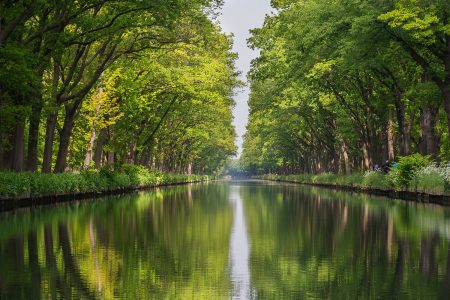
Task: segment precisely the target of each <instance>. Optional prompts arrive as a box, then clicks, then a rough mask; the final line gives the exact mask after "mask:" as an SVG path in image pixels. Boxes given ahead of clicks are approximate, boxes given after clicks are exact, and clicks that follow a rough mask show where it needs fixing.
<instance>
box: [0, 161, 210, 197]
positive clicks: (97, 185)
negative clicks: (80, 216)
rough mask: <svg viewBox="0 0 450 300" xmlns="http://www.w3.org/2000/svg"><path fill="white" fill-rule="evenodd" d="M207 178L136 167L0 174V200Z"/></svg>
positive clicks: (184, 181) (100, 190) (186, 181)
mask: <svg viewBox="0 0 450 300" xmlns="http://www.w3.org/2000/svg"><path fill="white" fill-rule="evenodd" d="M207 180H209V177H208V176H206V175H179V174H163V173H158V172H150V171H149V170H147V169H145V168H143V167H139V166H123V167H121V168H120V169H119V170H117V171H111V170H108V169H102V170H100V171H86V172H82V173H78V174H75V173H61V174H40V173H31V172H23V173H16V172H0V199H8V198H27V197H41V196H51V195H63V194H76V193H89V192H102V191H111V190H118V189H125V188H140V187H151V186H157V185H164V184H174V183H189V182H199V181H207Z"/></svg>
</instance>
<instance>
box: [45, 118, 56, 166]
mask: <svg viewBox="0 0 450 300" xmlns="http://www.w3.org/2000/svg"><path fill="white" fill-rule="evenodd" d="M57 121H58V115H57V113H56V112H50V113H49V115H48V116H47V124H46V131H45V144H44V157H43V160H42V173H50V172H51V171H52V160H53V141H54V139H55V129H56V122H57Z"/></svg>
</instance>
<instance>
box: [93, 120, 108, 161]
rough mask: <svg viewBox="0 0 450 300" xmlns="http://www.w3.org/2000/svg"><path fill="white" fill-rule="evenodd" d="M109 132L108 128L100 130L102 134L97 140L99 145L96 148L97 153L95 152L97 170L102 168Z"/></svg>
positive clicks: (94, 158)
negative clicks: (104, 148)
mask: <svg viewBox="0 0 450 300" xmlns="http://www.w3.org/2000/svg"><path fill="white" fill-rule="evenodd" d="M107 133H108V130H107V128H106V127H105V128H102V129H101V130H100V133H99V134H98V138H97V144H96V146H95V152H94V157H93V160H94V164H95V168H96V169H98V168H100V166H101V163H102V155H103V145H104V144H105V141H106V138H107Z"/></svg>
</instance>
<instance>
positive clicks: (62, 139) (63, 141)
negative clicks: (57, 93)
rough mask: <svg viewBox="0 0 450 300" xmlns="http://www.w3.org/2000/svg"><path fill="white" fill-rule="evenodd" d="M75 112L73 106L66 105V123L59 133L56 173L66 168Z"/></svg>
mask: <svg viewBox="0 0 450 300" xmlns="http://www.w3.org/2000/svg"><path fill="white" fill-rule="evenodd" d="M74 119H75V112H74V108H72V106H69V105H67V106H66V116H65V118H64V125H63V128H62V130H61V132H60V134H59V147H58V156H57V157H56V163H55V170H54V172H55V173H62V172H64V170H65V169H66V163H67V155H68V152H69V145H70V137H71V136H72V129H73V125H74Z"/></svg>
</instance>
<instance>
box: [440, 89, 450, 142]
mask: <svg viewBox="0 0 450 300" xmlns="http://www.w3.org/2000/svg"><path fill="white" fill-rule="evenodd" d="M441 91H442V94H443V96H444V109H445V112H446V114H447V133H448V135H449V136H450V82H449V83H448V84H446V85H445V86H444V87H443V88H441Z"/></svg>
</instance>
